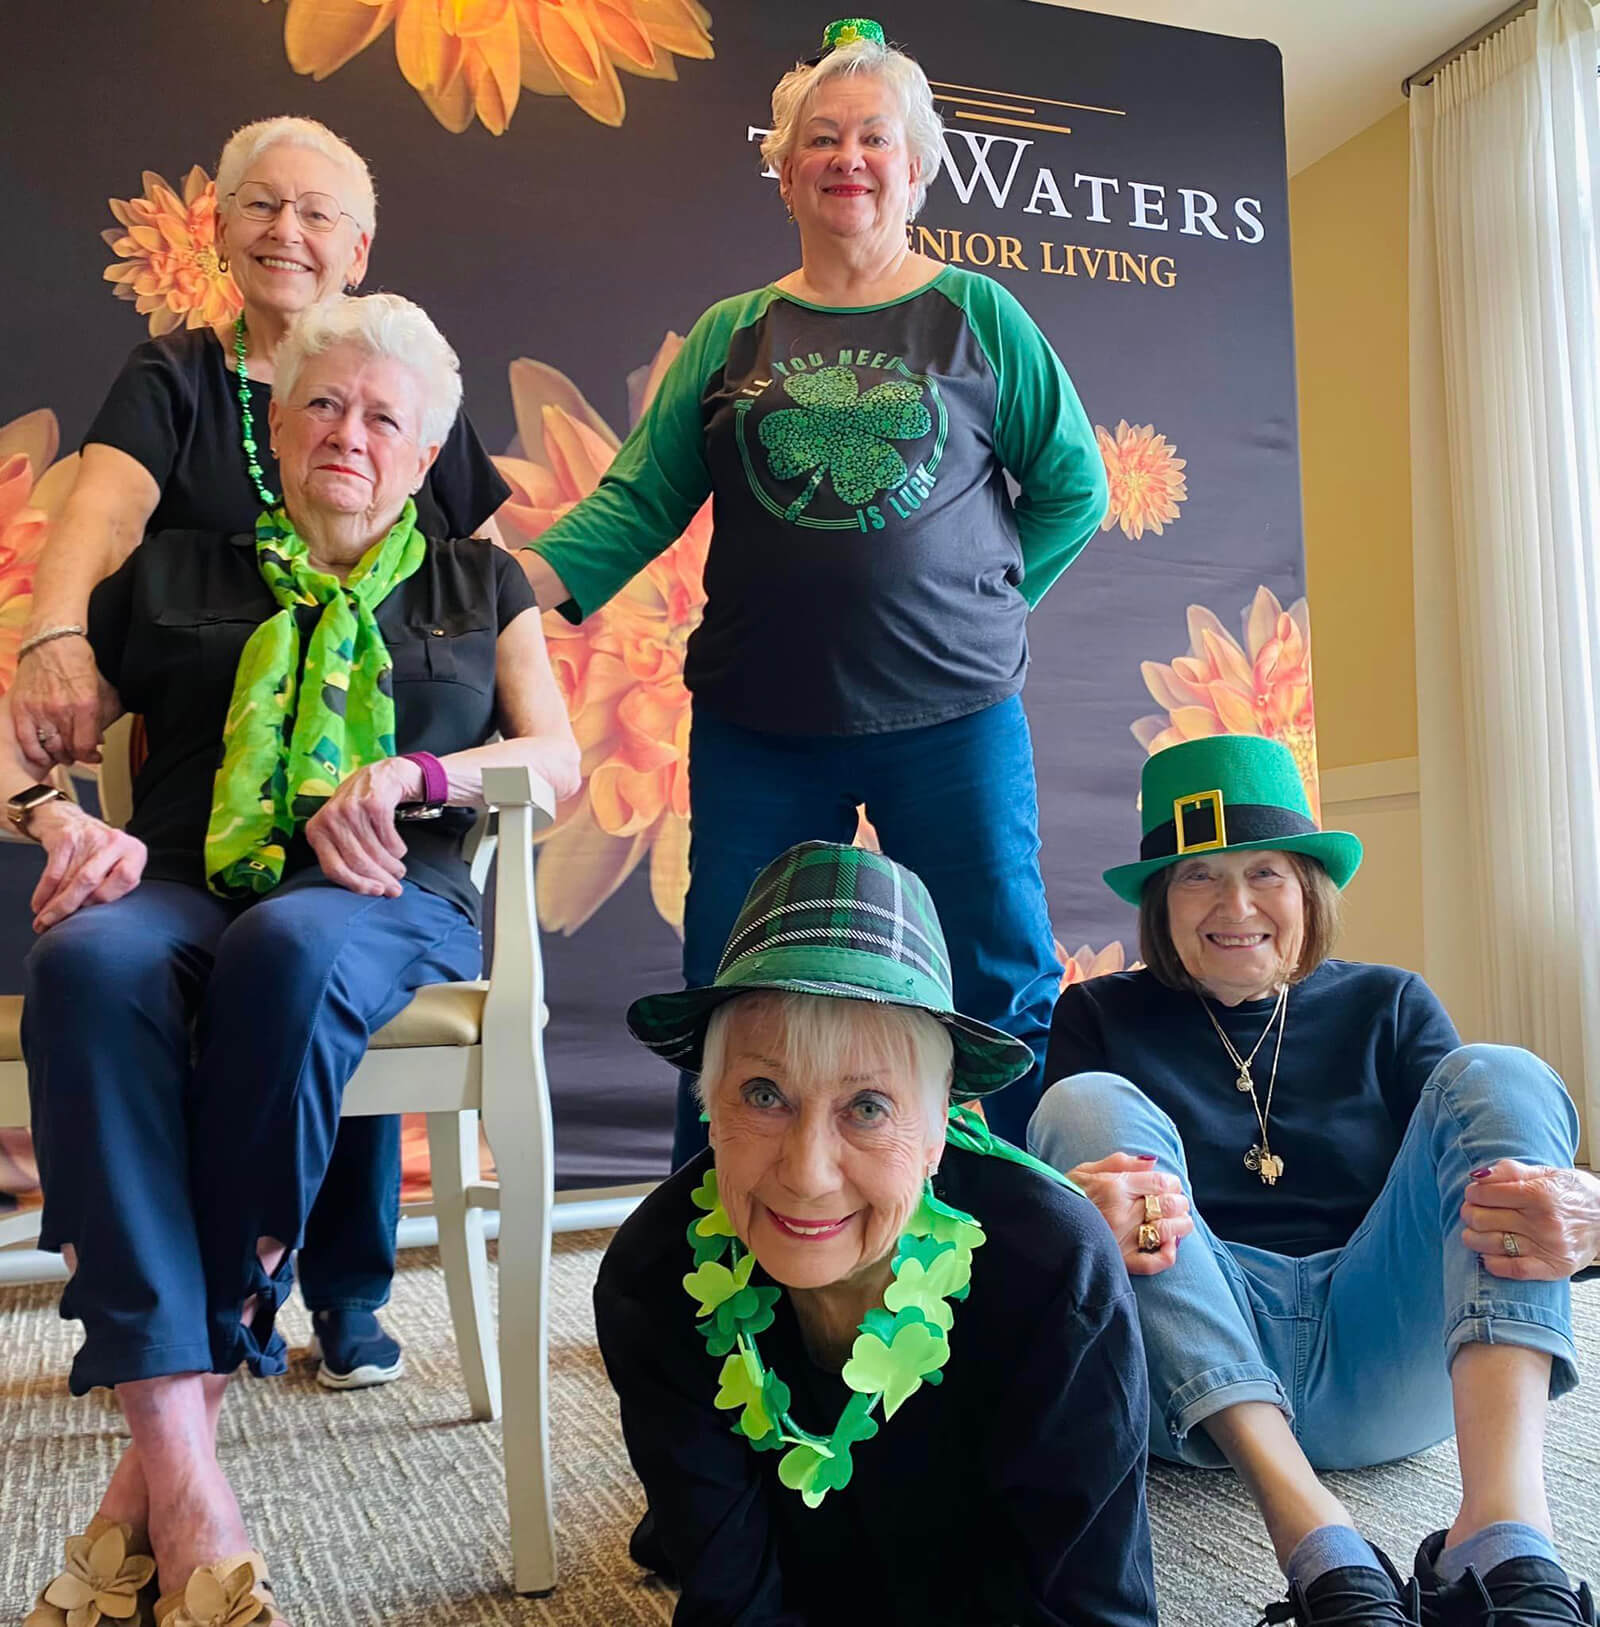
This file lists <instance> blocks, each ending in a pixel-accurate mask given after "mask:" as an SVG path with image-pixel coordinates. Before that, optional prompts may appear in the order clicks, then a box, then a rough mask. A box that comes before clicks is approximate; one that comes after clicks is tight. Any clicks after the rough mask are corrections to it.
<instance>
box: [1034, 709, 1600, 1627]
mask: <svg viewBox="0 0 1600 1627" xmlns="http://www.w3.org/2000/svg"><path fill="white" fill-rule="evenodd" d="M1141 808H1142V816H1143V822H1144V839H1143V842H1142V844H1141V848H1140V856H1139V860H1138V862H1137V863H1133V864H1126V865H1121V866H1119V867H1118V868H1116V869H1114V870H1110V871H1107V872H1106V881H1107V882H1108V884H1109V885H1110V886H1111V887H1112V889H1113V890H1114V891H1115V892H1116V893H1117V894H1118V896H1120V897H1121V898H1124V899H1126V900H1127V901H1128V902H1129V903H1131V904H1136V905H1138V907H1139V926H1140V941H1141V946H1142V949H1143V953H1144V957H1145V960H1146V962H1147V963H1148V964H1147V966H1146V967H1144V968H1142V969H1140V970H1137V971H1134V972H1128V973H1122V974H1119V975H1117V976H1113V977H1103V978H1097V979H1095V980H1094V981H1092V982H1090V983H1087V984H1082V985H1079V986H1077V987H1074V988H1072V989H1069V990H1067V992H1066V993H1065V994H1064V995H1063V996H1062V998H1061V1001H1060V1003H1059V1004H1058V1006H1057V1008H1056V1014H1055V1020H1054V1025H1053V1028H1052V1032H1051V1043H1050V1054H1049V1062H1048V1068H1047V1077H1048V1078H1050V1079H1052V1080H1056V1081H1059V1082H1058V1083H1056V1084H1054V1085H1053V1086H1052V1087H1051V1088H1050V1089H1049V1090H1048V1091H1047V1092H1046V1094H1045V1097H1044V1099H1043V1101H1042V1102H1041V1104H1040V1106H1039V1109H1038V1111H1037V1113H1036V1114H1035V1115H1034V1118H1033V1122H1032V1124H1031V1125H1030V1127H1029V1132H1028V1144H1029V1146H1030V1147H1031V1148H1032V1149H1033V1150H1034V1151H1035V1152H1036V1153H1038V1154H1039V1156H1040V1157H1041V1158H1044V1159H1046V1160H1048V1162H1049V1163H1051V1164H1052V1165H1053V1166H1054V1167H1056V1168H1058V1169H1063V1170H1068V1171H1070V1172H1071V1175H1072V1178H1073V1179H1074V1180H1076V1181H1077V1182H1078V1183H1079V1184H1080V1185H1082V1186H1083V1188H1084V1190H1085V1191H1087V1192H1088V1194H1089V1195H1090V1197H1092V1198H1093V1199H1094V1201H1095V1203H1096V1204H1097V1205H1098V1206H1099V1207H1100V1210H1101V1212H1102V1213H1103V1214H1104V1216H1105V1218H1106V1220H1107V1222H1108V1223H1109V1225H1110V1226H1111V1229H1112V1231H1113V1232H1114V1233H1115V1234H1116V1235H1117V1236H1118V1237H1119V1239H1120V1240H1121V1241H1122V1245H1123V1252H1124V1259H1125V1261H1126V1263H1127V1266H1128V1270H1129V1272H1130V1273H1132V1274H1133V1283H1134V1288H1135V1291H1136V1293H1137V1295H1138V1300H1139V1320H1140V1324H1141V1326H1142V1329H1143V1334H1144V1344H1145V1351H1146V1356H1147V1359H1148V1362H1149V1376H1150V1391H1151V1418H1150V1448H1151V1450H1152V1451H1153V1452H1154V1453H1156V1455H1157V1456H1160V1457H1164V1458H1168V1459H1172V1460H1175V1461H1179V1462H1186V1463H1193V1464H1201V1465H1213V1466H1220V1465H1223V1464H1232V1465H1233V1467H1234V1468H1235V1469H1237V1470H1238V1472H1239V1474H1240V1477H1241V1478H1242V1479H1243V1481H1244V1483H1245V1485H1246V1486H1247V1488H1248V1489H1249V1491H1250V1493H1251V1495H1252V1496H1253V1497H1254V1498H1255V1500H1256V1502H1257V1504H1258V1505H1259V1507H1260V1509H1261V1512H1262V1514H1263V1516H1264V1518H1265V1520H1266V1524H1267V1529H1268V1533H1269V1535H1270V1536H1271V1538H1272V1542H1273V1546H1274V1549H1275V1550H1276V1553H1277V1556H1278V1560H1279V1562H1280V1564H1281V1565H1282V1566H1283V1568H1284V1571H1285V1573H1286V1575H1287V1576H1288V1578H1289V1583H1290V1592H1289V1599H1288V1601H1287V1602H1286V1603H1284V1604H1280V1605H1274V1606H1273V1607H1271V1609H1270V1610H1269V1611H1268V1619H1269V1620H1272V1621H1277V1622H1285V1621H1289V1620H1291V1619H1292V1620H1294V1621H1296V1622H1299V1623H1301V1624H1302V1627H1309V1624H1312V1623H1332V1622H1339V1623H1341V1624H1343V1627H1378V1624H1383V1627H1391V1624H1398V1623H1404V1622H1415V1621H1417V1620H1419V1619H1420V1620H1422V1621H1424V1622H1427V1623H1429V1624H1430V1627H1477V1624H1479V1623H1482V1624H1484V1627H1491V1624H1492V1627H1524V1624H1532V1623H1555V1622H1589V1623H1593V1622H1594V1619H1595V1617H1594V1612H1593V1605H1592V1603H1591V1601H1590V1597H1589V1591H1588V1588H1587V1586H1584V1587H1580V1588H1579V1589H1577V1590H1576V1591H1574V1590H1573V1589H1572V1588H1571V1587H1570V1586H1569V1583H1568V1579H1567V1576H1566V1573H1565V1572H1564V1571H1563V1570H1562V1568H1561V1566H1560V1564H1559V1562H1558V1560H1557V1556H1556V1552H1555V1549H1554V1547H1553V1546H1552V1544H1551V1539H1550V1514H1549V1509H1548V1507H1547V1505H1546V1501H1545V1494H1544V1485H1543V1475H1542V1447H1543V1440H1544V1417H1545V1409H1546V1404H1547V1402H1548V1400H1549V1398H1550V1397H1551V1396H1555V1395H1560V1394H1561V1393H1562V1392H1563V1391H1565V1390H1568V1389H1570V1388H1571V1387H1572V1386H1573V1385H1574V1384H1575V1383H1576V1382H1577V1370H1576V1367H1575V1363H1574V1356H1575V1353H1574V1350H1573V1344H1572V1325H1571V1310H1570V1298H1569V1291H1568V1280H1569V1279H1570V1278H1571V1276H1572V1275H1573V1274H1574V1273H1575V1272H1577V1271H1578V1270H1580V1269H1581V1268H1584V1267H1587V1266H1589V1264H1590V1262H1591V1261H1593V1259H1594V1257H1595V1253H1596V1250H1597V1248H1600V1201H1597V1195H1600V1181H1596V1179H1595V1178H1594V1177H1593V1176H1591V1175H1589V1174H1587V1173H1586V1172H1580V1171H1576V1170H1574V1169H1573V1168H1572V1167H1571V1166H1572V1159H1573V1151H1574V1148H1575V1145H1576V1139H1577V1118H1576V1115H1575V1113H1574V1111H1573V1107H1572V1103H1571V1101H1570V1100H1569V1098H1568V1096H1567V1093H1566V1091H1565V1090H1564V1089H1563V1088H1562V1084H1561V1081H1560V1080H1559V1079H1558V1078H1557V1077H1556V1076H1555V1074H1553V1073H1552V1072H1551V1071H1550V1069H1549V1068H1547V1067H1546V1066H1545V1065H1544V1064H1543V1063H1542V1062H1541V1061H1539V1059H1538V1058H1537V1057H1534V1056H1530V1055H1529V1054H1528V1053H1527V1052H1525V1051H1519V1050H1515V1049H1513V1048H1511V1047H1507V1046H1495V1045H1469V1046H1463V1045H1462V1044H1461V1042H1460V1040H1459V1039H1458V1038H1457V1035H1456V1031H1455V1029H1454V1027H1453V1026H1452V1025H1451V1022H1450V1019H1449V1018H1448V1017H1447V1016H1446V1015H1445V1012H1444V1009H1443V1007H1441V1006H1440V1004H1439V1002H1438V1000H1437V999H1436V998H1435V996H1434V995H1433V993H1432V992H1431V991H1430V990H1429V988H1428V986H1427V985H1426V984H1425V983H1424V982H1423V981H1422V979H1421V978H1420V977H1417V976H1416V975H1415V974H1414V973H1411V972H1405V971H1401V970H1400V969H1398V968H1396V967H1392V966H1371V965H1361V964H1358V963H1355V962H1350V961H1339V960H1332V959H1329V958H1328V957H1329V952H1330V950H1331V948H1332V943H1333V937H1334V932H1335V929H1336V927H1337V921H1338V902H1339V891H1340V889H1341V888H1342V887H1344V885H1345V884H1346V883H1347V882H1348V881H1349V880H1350V877H1351V876H1352V875H1353V874H1354V873H1355V870H1356V867H1357V865H1358V864H1359V863H1360V862H1361V844H1360V843H1359V842H1358V841H1357V840H1356V838H1355V837H1354V836H1351V835H1349V834H1347V833H1345V832H1342V831H1324V830H1319V829H1318V828H1317V826H1316V824H1315V823H1314V822H1313V821H1312V819H1311V816H1310V810H1309V808H1308V806H1307V804H1306V798H1305V792H1304V790H1303V788H1302V786H1301V781H1300V775H1299V772H1298V770H1297V768H1296V766H1295V763H1294V759H1293V757H1292V756H1291V755H1290V753H1289V752H1288V751H1287V750H1286V749H1285V748H1284V747H1283V746H1281V745H1279V744H1277V743H1276V742H1275V741H1270V740H1263V739H1258V738H1250V737H1244V736H1223V737H1219V738H1214V739H1208V740H1197V741H1190V742H1188V743H1186V744H1184V745H1180V746H1175V747H1173V748H1172V749H1170V750H1168V751H1164V752H1160V753H1158V754H1157V755H1156V756H1154V757H1152V758H1150V759H1149V761H1148V762H1147V763H1146V764H1145V768H1144V778H1143V796H1142V799H1141ZM1452 1428H1453V1429H1454V1432H1455V1434H1456V1436H1457V1443H1458V1450H1459V1455H1460V1460H1461V1479H1462V1488H1463V1495H1462V1501H1461V1505H1460V1509H1459V1511H1458V1513H1457V1515H1456V1517H1455V1521H1454V1524H1453V1525H1452V1526H1451V1528H1450V1529H1449V1530H1447V1531H1438V1532H1435V1533H1434V1534H1433V1535H1432V1536H1430V1537H1428V1538H1426V1539H1425V1540H1424V1542H1423V1543H1422V1546H1421V1549H1420V1550H1419V1552H1418V1554H1417V1558H1416V1564H1415V1568H1414V1579H1408V1580H1402V1579H1401V1577H1400V1576H1399V1575H1398V1574H1397V1573H1396V1572H1395V1570H1394V1569H1393V1567H1391V1566H1390V1564H1389V1562H1388V1561H1387V1559H1385V1558H1384V1557H1383V1556H1382V1555H1381V1554H1379V1553H1378V1552H1377V1551H1376V1550H1375V1549H1374V1548H1372V1547H1371V1546H1370V1545H1369V1544H1368V1543H1367V1542H1366V1541H1364V1540H1363V1539H1362V1538H1361V1537H1360V1536H1359V1535H1358V1534H1357V1533H1356V1531H1355V1530H1354V1528H1353V1527H1352V1525H1351V1522H1350V1517H1349V1515H1348V1513H1347V1512H1346V1511H1345V1509H1344V1507H1343V1505H1342V1504H1341V1503H1340V1502H1339V1500H1338V1499H1337V1498H1336V1497H1335V1496H1334V1495H1333V1493H1332V1492H1330V1491H1329V1490H1327V1489H1326V1488H1325V1487H1324V1486H1323V1485H1322V1484H1321V1483H1320V1481H1319V1480H1318V1478H1317V1473H1316V1471H1317V1470H1319V1469H1341V1468H1354V1467H1358V1466H1361V1465H1365V1464H1373V1463H1382V1462H1387V1461H1389V1460H1390V1459H1393V1458H1398V1457H1404V1456H1407V1455H1408V1454H1410V1453H1412V1452H1417V1451H1420V1450H1421V1449H1422V1448H1423V1447H1426V1446H1431V1445H1432V1444H1433V1443H1434V1442H1436V1441H1439V1440H1443V1439H1444V1438H1445V1437H1446V1436H1448V1435H1449V1434H1450V1433H1451V1432H1452ZM1419 1611H1420V1616H1419V1614H1418V1612H1419Z"/></svg>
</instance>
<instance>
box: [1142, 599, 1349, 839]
mask: <svg viewBox="0 0 1600 1627" xmlns="http://www.w3.org/2000/svg"><path fill="white" fill-rule="evenodd" d="M1243 622H1244V642H1243V644H1241V643H1240V642H1239V640H1238V639H1236V638H1235V637H1234V636H1233V634H1232V633H1230V632H1229V631H1228V630H1227V628H1225V627H1224V626H1223V625H1222V623H1221V622H1220V621H1218V620H1217V618H1216V617H1215V616H1214V615H1212V613H1211V612H1210V611H1209V610H1207V609H1206V608H1205V607H1204V606H1203V605H1197V604H1192V605H1190V606H1189V653H1188V654H1187V655H1180V656H1179V657H1178V658H1177V659H1176V660H1175V661H1172V662H1170V663H1168V662H1162V661H1145V662H1142V663H1141V664H1140V667H1139V670H1140V672H1141V673H1142V674H1143V675H1144V681H1145V685H1146V687H1147V688H1148V689H1149V691H1150V693H1151V695H1152V696H1153V697H1154V698H1155V700H1156V702H1157V703H1158V704H1159V705H1161V706H1164V707H1165V708H1166V713H1165V715H1164V716H1154V717H1142V718H1140V719H1139V721H1138V722H1137V723H1135V724H1134V725H1133V733H1134V737H1135V738H1136V739H1137V740H1138V741H1139V743H1140V744H1141V745H1142V746H1144V747H1145V749H1146V750H1147V751H1150V752H1152V753H1154V752H1158V751H1165V750H1166V748H1167V747H1168V746H1175V745H1177V744H1178V743H1179V742H1180V741H1183V740H1199V739H1201V738H1203V737H1204V736H1206V735H1212V734H1258V735H1264V736H1265V737H1266V738H1267V739H1268V740H1280V741H1282V742H1283V744H1284V745H1286V746H1287V747H1288V748H1289V750H1290V751H1292V752H1293V753H1294V760H1295V762H1296V763H1297V764H1298V765H1299V769H1300V778H1301V780H1302V781H1303V782H1304V784H1305V788H1306V800H1307V801H1308V802H1309V803H1310V804H1311V817H1312V818H1313V819H1315V820H1317V821H1318V822H1319V823H1320V822H1321V819H1322V797H1321V794H1320V791H1319V789H1318V785H1317V726H1316V714H1315V708H1314V703H1313V697H1312V688H1311V618H1310V614H1309V612H1308V611H1307V609H1306V602H1305V600H1304V599H1297V600H1296V601H1295V603H1294V604H1293V605H1292V606H1291V607H1290V608H1289V609H1288V610H1285V609H1284V608H1283V606H1282V605H1281V604H1280V603H1279V602H1278V598H1277V595H1276V594H1274V593H1272V592H1271V591H1270V590H1269V589H1267V588H1264V587H1262V588H1257V589H1256V596H1255V598H1254V599H1252V600H1251V601H1250V604H1249V606H1248V607H1247V608H1246V610H1245V612H1244V616H1243Z"/></svg>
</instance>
